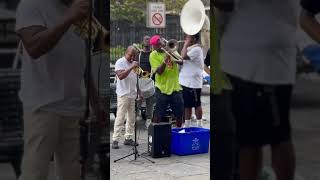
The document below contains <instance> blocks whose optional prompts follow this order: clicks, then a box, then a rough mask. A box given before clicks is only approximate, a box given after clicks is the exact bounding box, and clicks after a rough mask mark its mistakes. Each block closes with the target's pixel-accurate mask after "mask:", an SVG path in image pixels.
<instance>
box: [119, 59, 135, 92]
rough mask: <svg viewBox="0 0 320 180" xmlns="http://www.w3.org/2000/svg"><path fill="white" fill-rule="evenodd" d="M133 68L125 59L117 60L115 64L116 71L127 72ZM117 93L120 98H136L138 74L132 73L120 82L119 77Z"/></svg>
mask: <svg viewBox="0 0 320 180" xmlns="http://www.w3.org/2000/svg"><path fill="white" fill-rule="evenodd" d="M130 67H131V63H129V62H128V60H127V59H126V58H125V57H122V58H120V59H118V60H117V62H116V64H115V71H119V70H126V69H129V68H130ZM116 93H117V96H118V97H129V98H136V96H137V74H136V73H134V72H133V71H131V72H130V73H129V75H128V76H127V77H126V78H124V79H122V80H120V79H119V78H118V77H117V89H116Z"/></svg>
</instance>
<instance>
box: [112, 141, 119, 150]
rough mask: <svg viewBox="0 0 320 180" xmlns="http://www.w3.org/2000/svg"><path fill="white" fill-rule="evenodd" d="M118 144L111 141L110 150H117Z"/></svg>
mask: <svg viewBox="0 0 320 180" xmlns="http://www.w3.org/2000/svg"><path fill="white" fill-rule="evenodd" d="M118 144H119V143H118V141H113V142H112V146H111V147H112V149H119V145H118Z"/></svg>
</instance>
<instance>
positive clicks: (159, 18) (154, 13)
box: [147, 2, 166, 28]
mask: <svg viewBox="0 0 320 180" xmlns="http://www.w3.org/2000/svg"><path fill="white" fill-rule="evenodd" d="M165 12H166V6H165V4H164V3H161V2H157V3H156V2H149V3H148V5H147V27H149V28H165V27H166V13H165Z"/></svg>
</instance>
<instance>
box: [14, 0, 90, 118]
mask: <svg viewBox="0 0 320 180" xmlns="http://www.w3.org/2000/svg"><path fill="white" fill-rule="evenodd" d="M66 10H67V7H66V6H64V5H63V4H61V3H60V1H58V0H45V1H43V0H22V1H21V2H20V4H19V6H18V9H17V14H16V16H17V17H16V28H15V29H16V31H17V30H19V29H22V28H25V27H30V26H44V27H47V28H48V29H50V28H52V27H54V26H56V25H57V24H59V23H61V21H62V17H63V15H64V13H65V12H66ZM84 71H85V43H84V41H83V40H82V39H81V38H79V37H78V36H77V35H76V34H75V33H73V32H72V30H71V28H70V29H69V31H67V32H66V33H65V34H64V35H63V37H62V38H61V39H60V41H59V42H58V43H57V45H56V46H55V47H54V48H53V49H51V50H50V51H49V52H48V53H46V54H45V55H43V56H41V57H39V58H38V59H32V58H31V57H30V56H29V55H28V53H27V51H26V50H25V48H23V55H22V69H21V90H20V98H21V100H22V102H23V106H24V110H25V111H35V110H37V109H39V108H42V109H43V110H48V111H54V112H57V113H60V114H62V115H67V116H77V117H78V116H82V115H83V112H84V104H85V103H84V102H85V101H84V99H85V98H84V97H83V96H84V95H83V94H82V93H81V84H82V85H83V83H82V80H83V75H84ZM82 88H83V87H82Z"/></svg>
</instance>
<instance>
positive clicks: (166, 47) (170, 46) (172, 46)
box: [161, 38, 184, 62]
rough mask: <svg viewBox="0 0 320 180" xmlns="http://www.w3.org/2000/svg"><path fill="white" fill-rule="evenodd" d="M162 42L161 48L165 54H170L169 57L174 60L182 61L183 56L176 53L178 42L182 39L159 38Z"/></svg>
mask: <svg viewBox="0 0 320 180" xmlns="http://www.w3.org/2000/svg"><path fill="white" fill-rule="evenodd" d="M161 41H162V42H164V43H162V46H163V47H161V50H163V51H164V52H165V53H166V54H167V55H169V56H170V59H171V60H173V61H175V62H182V61H183V58H182V57H181V55H180V54H179V53H178V51H177V49H178V44H179V43H182V42H184V41H177V40H175V39H170V40H166V39H165V38H161Z"/></svg>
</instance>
